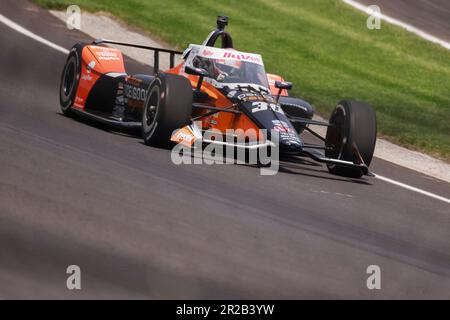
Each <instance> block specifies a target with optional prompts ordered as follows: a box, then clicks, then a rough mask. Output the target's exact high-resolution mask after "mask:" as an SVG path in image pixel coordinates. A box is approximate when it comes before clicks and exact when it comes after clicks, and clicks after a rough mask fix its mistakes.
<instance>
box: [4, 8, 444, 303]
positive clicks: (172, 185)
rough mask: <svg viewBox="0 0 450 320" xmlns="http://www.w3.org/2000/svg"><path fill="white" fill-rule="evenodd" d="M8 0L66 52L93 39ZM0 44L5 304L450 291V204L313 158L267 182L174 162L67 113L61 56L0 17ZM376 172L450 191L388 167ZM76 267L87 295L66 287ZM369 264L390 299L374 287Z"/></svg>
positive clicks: (235, 169)
mask: <svg viewBox="0 0 450 320" xmlns="http://www.w3.org/2000/svg"><path fill="white" fill-rule="evenodd" d="M0 5H1V7H0V13H1V14H2V15H4V16H6V17H7V18H9V19H11V20H13V21H15V22H16V23H18V24H20V25H22V26H23V27H25V28H27V29H29V30H32V31H33V32H35V33H36V34H38V35H40V36H42V37H44V38H46V39H48V40H50V41H52V42H54V43H56V44H58V45H60V46H63V47H65V48H70V47H71V45H72V44H73V43H75V42H76V41H78V40H81V39H83V40H85V39H86V37H85V36H84V35H82V34H80V33H77V32H73V31H69V30H67V29H66V28H65V26H64V25H63V24H62V23H61V22H60V21H59V20H57V19H56V18H54V17H53V16H51V15H50V14H48V13H47V12H46V11H43V10H41V9H38V8H36V7H35V6H34V5H31V4H29V3H28V2H25V1H23V0H19V1H12V0H6V1H5V0H2V1H1V4H0ZM130 40H132V39H130ZM0 43H1V50H0V83H1V86H0V151H1V152H0V298H8V299H9V298H55V299H63V298H69V299H78V298H156V299H160V298H207V299H215V298H255V299H257V298H279V299H281V298H286V299H300V298H447V299H448V298H450V236H449V234H450V233H449V230H450V210H449V209H450V206H449V204H448V203H445V202H442V201H439V200H436V199H433V198H430V197H427V196H424V195H421V194H418V193H414V192H411V191H409V190H405V189H403V188H400V187H398V186H395V185H392V184H388V183H385V182H383V181H380V180H377V179H374V178H367V179H362V180H351V179H343V178H339V177H335V176H332V175H330V174H328V173H327V171H326V168H324V167H323V166H318V165H313V164H308V163H305V164H300V165H287V166H286V167H284V168H283V169H282V171H281V172H280V173H279V174H278V175H276V176H272V177H268V176H260V175H259V170H258V169H257V168H253V167H249V166H239V165H227V166H225V165H216V166H207V165H197V166H194V165H191V166H189V165H185V166H175V165H173V164H172V163H171V161H170V152H168V151H165V150H160V149H155V148H150V147H147V146H145V145H143V144H142V143H141V140H140V139H139V138H138V137H135V136H130V135H127V134H124V133H117V132H113V131H110V130H108V129H107V128H105V127H101V126H95V125H93V124H92V123H89V122H86V121H79V120H74V119H70V118H66V117H64V116H62V115H61V114H60V112H59V102H58V84H59V78H60V73H61V70H62V67H63V65H64V62H65V59H66V57H65V56H64V54H62V53H60V52H58V51H56V50H54V49H51V48H49V47H47V46H45V45H43V44H40V43H38V42H36V41H34V40H31V39H29V38H27V37H25V36H23V35H21V34H19V33H17V32H15V31H13V30H11V29H9V28H8V27H6V26H5V25H3V24H0ZM129 67H130V69H131V70H136V69H137V70H139V69H142V68H144V70H143V71H145V68H146V67H143V66H140V65H138V64H136V63H132V62H131V63H129ZM141 71H142V70H141ZM338 98H339V97H337V99H338ZM372 169H373V171H375V172H377V173H379V174H381V175H384V176H386V177H390V178H392V179H395V180H397V181H401V182H404V183H408V184H410V185H412V186H415V187H418V188H422V189H424V190H427V191H430V192H433V193H436V194H439V195H441V196H444V197H447V198H448V197H449V196H450V187H449V184H447V183H444V182H441V181H439V180H436V179H433V178H430V177H427V176H424V175H422V174H419V173H416V172H413V171H410V170H407V169H404V168H400V167H397V166H395V165H393V164H390V163H388V162H385V161H383V160H380V159H375V161H374V163H373V166H372ZM68 265H79V266H80V267H81V270H82V290H80V291H69V290H67V289H66V279H67V274H66V268H67V266H68ZM369 265H378V266H380V267H381V271H382V283H381V285H382V289H381V290H374V291H370V290H368V289H367V287H366V279H367V277H368V275H367V274H366V268H367V267H368V266H369Z"/></svg>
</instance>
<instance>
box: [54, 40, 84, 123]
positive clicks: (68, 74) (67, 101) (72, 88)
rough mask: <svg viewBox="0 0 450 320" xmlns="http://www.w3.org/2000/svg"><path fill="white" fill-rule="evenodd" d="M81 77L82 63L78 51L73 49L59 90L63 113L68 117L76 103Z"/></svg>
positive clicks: (65, 66)
mask: <svg viewBox="0 0 450 320" xmlns="http://www.w3.org/2000/svg"><path fill="white" fill-rule="evenodd" d="M80 75H81V61H80V58H79V56H78V53H77V51H76V50H75V49H73V50H72V51H71V52H70V54H69V56H68V58H67V61H66V64H65V65H64V69H63V72H62V75H61V84H60V88H59V103H60V105H61V111H62V113H63V114H64V115H66V116H70V115H72V110H71V108H72V106H73V104H74V102H75V96H76V92H77V88H78V84H79V82H80Z"/></svg>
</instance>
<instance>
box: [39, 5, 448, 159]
mask: <svg viewBox="0 0 450 320" xmlns="http://www.w3.org/2000/svg"><path fill="white" fill-rule="evenodd" d="M35 2H37V3H39V4H41V5H43V6H46V7H49V8H59V9H65V8H66V7H67V6H68V5H70V4H74V3H75V4H78V5H79V6H80V7H81V8H82V10H88V11H92V12H96V11H106V12H110V13H112V14H113V15H115V16H117V17H119V18H120V19H122V20H124V21H125V22H127V23H129V24H131V25H134V26H137V27H140V28H142V29H144V30H148V31H150V32H151V33H152V34H154V35H156V36H157V37H159V38H162V39H164V40H165V41H166V42H168V43H171V44H173V45H174V46H177V47H178V48H180V49H184V48H185V47H186V46H187V45H188V44H189V43H201V42H202V41H203V40H204V38H205V37H206V35H207V34H208V33H209V32H210V31H211V30H212V28H213V27H214V26H215V18H216V15H218V14H226V15H228V16H229V17H230V26H229V27H228V31H229V32H230V33H231V34H232V36H233V39H234V44H235V47H236V48H237V49H238V50H242V51H247V52H257V53H260V54H261V55H262V56H263V58H264V61H265V65H266V69H267V71H268V72H272V73H277V74H280V75H282V76H283V77H284V78H285V79H286V80H288V81H292V82H294V90H293V95H299V96H301V97H303V98H305V99H307V100H309V101H310V102H311V103H312V104H313V105H314V106H315V107H316V109H317V110H318V111H319V113H320V114H322V115H328V114H329V112H330V111H331V110H332V108H333V107H334V105H335V104H336V102H337V101H338V100H340V99H344V98H345V99H356V100H363V101H367V102H369V103H371V104H372V105H373V106H374V107H375V109H376V111H377V116H378V126H379V133H380V134H381V135H383V136H385V137H387V138H388V139H389V140H391V141H394V142H397V143H399V144H402V145H405V146H408V147H411V148H413V149H417V150H421V151H424V152H427V153H429V154H432V155H435V156H438V157H441V158H443V159H445V160H450V52H449V51H447V50H445V49H443V48H441V47H439V46H438V45H434V44H431V43H429V42H426V41H424V40H421V39H420V38H418V37H417V36H415V35H413V34H411V33H408V32H406V31H404V30H402V29H399V28H397V27H393V26H391V25H388V24H386V23H382V29H381V30H368V29H367V28H366V19H367V17H365V16H364V15H363V14H361V13H360V12H357V11H355V10H354V9H352V8H350V7H348V6H346V5H345V4H343V3H342V2H341V1H339V0H297V1H289V2H288V1H282V0H252V1H250V0H249V1H240V0H239V1H238V0H221V1H208V0H190V1H185V0H165V1H162V0H161V1H156V0H121V1H110V0H96V1H93V0H35ZM130 40H132V39H130Z"/></svg>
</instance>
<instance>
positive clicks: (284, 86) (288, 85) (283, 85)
mask: <svg viewBox="0 0 450 320" xmlns="http://www.w3.org/2000/svg"><path fill="white" fill-rule="evenodd" d="M275 88H277V89H280V90H291V89H292V82H287V81H275Z"/></svg>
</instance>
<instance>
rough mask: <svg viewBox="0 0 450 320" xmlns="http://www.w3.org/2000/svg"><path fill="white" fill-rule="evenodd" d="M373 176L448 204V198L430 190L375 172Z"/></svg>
mask: <svg viewBox="0 0 450 320" xmlns="http://www.w3.org/2000/svg"><path fill="white" fill-rule="evenodd" d="M375 177H376V178H377V179H380V180H382V181H385V182H388V183H391V184H394V185H396V186H399V187H401V188H403V189H407V190H410V191H414V192H417V193H420V194H423V195H425V196H428V197H430V198H434V199H436V200H440V201H444V202H446V203H449V204H450V199H448V198H445V197H441V196H438V195H437V194H434V193H431V192H428V191H425V190H422V189H419V188H416V187H413V186H410V185H407V184H405V183H402V182H399V181H395V180H392V179H389V178H386V177H383V176H380V175H378V174H375Z"/></svg>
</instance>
